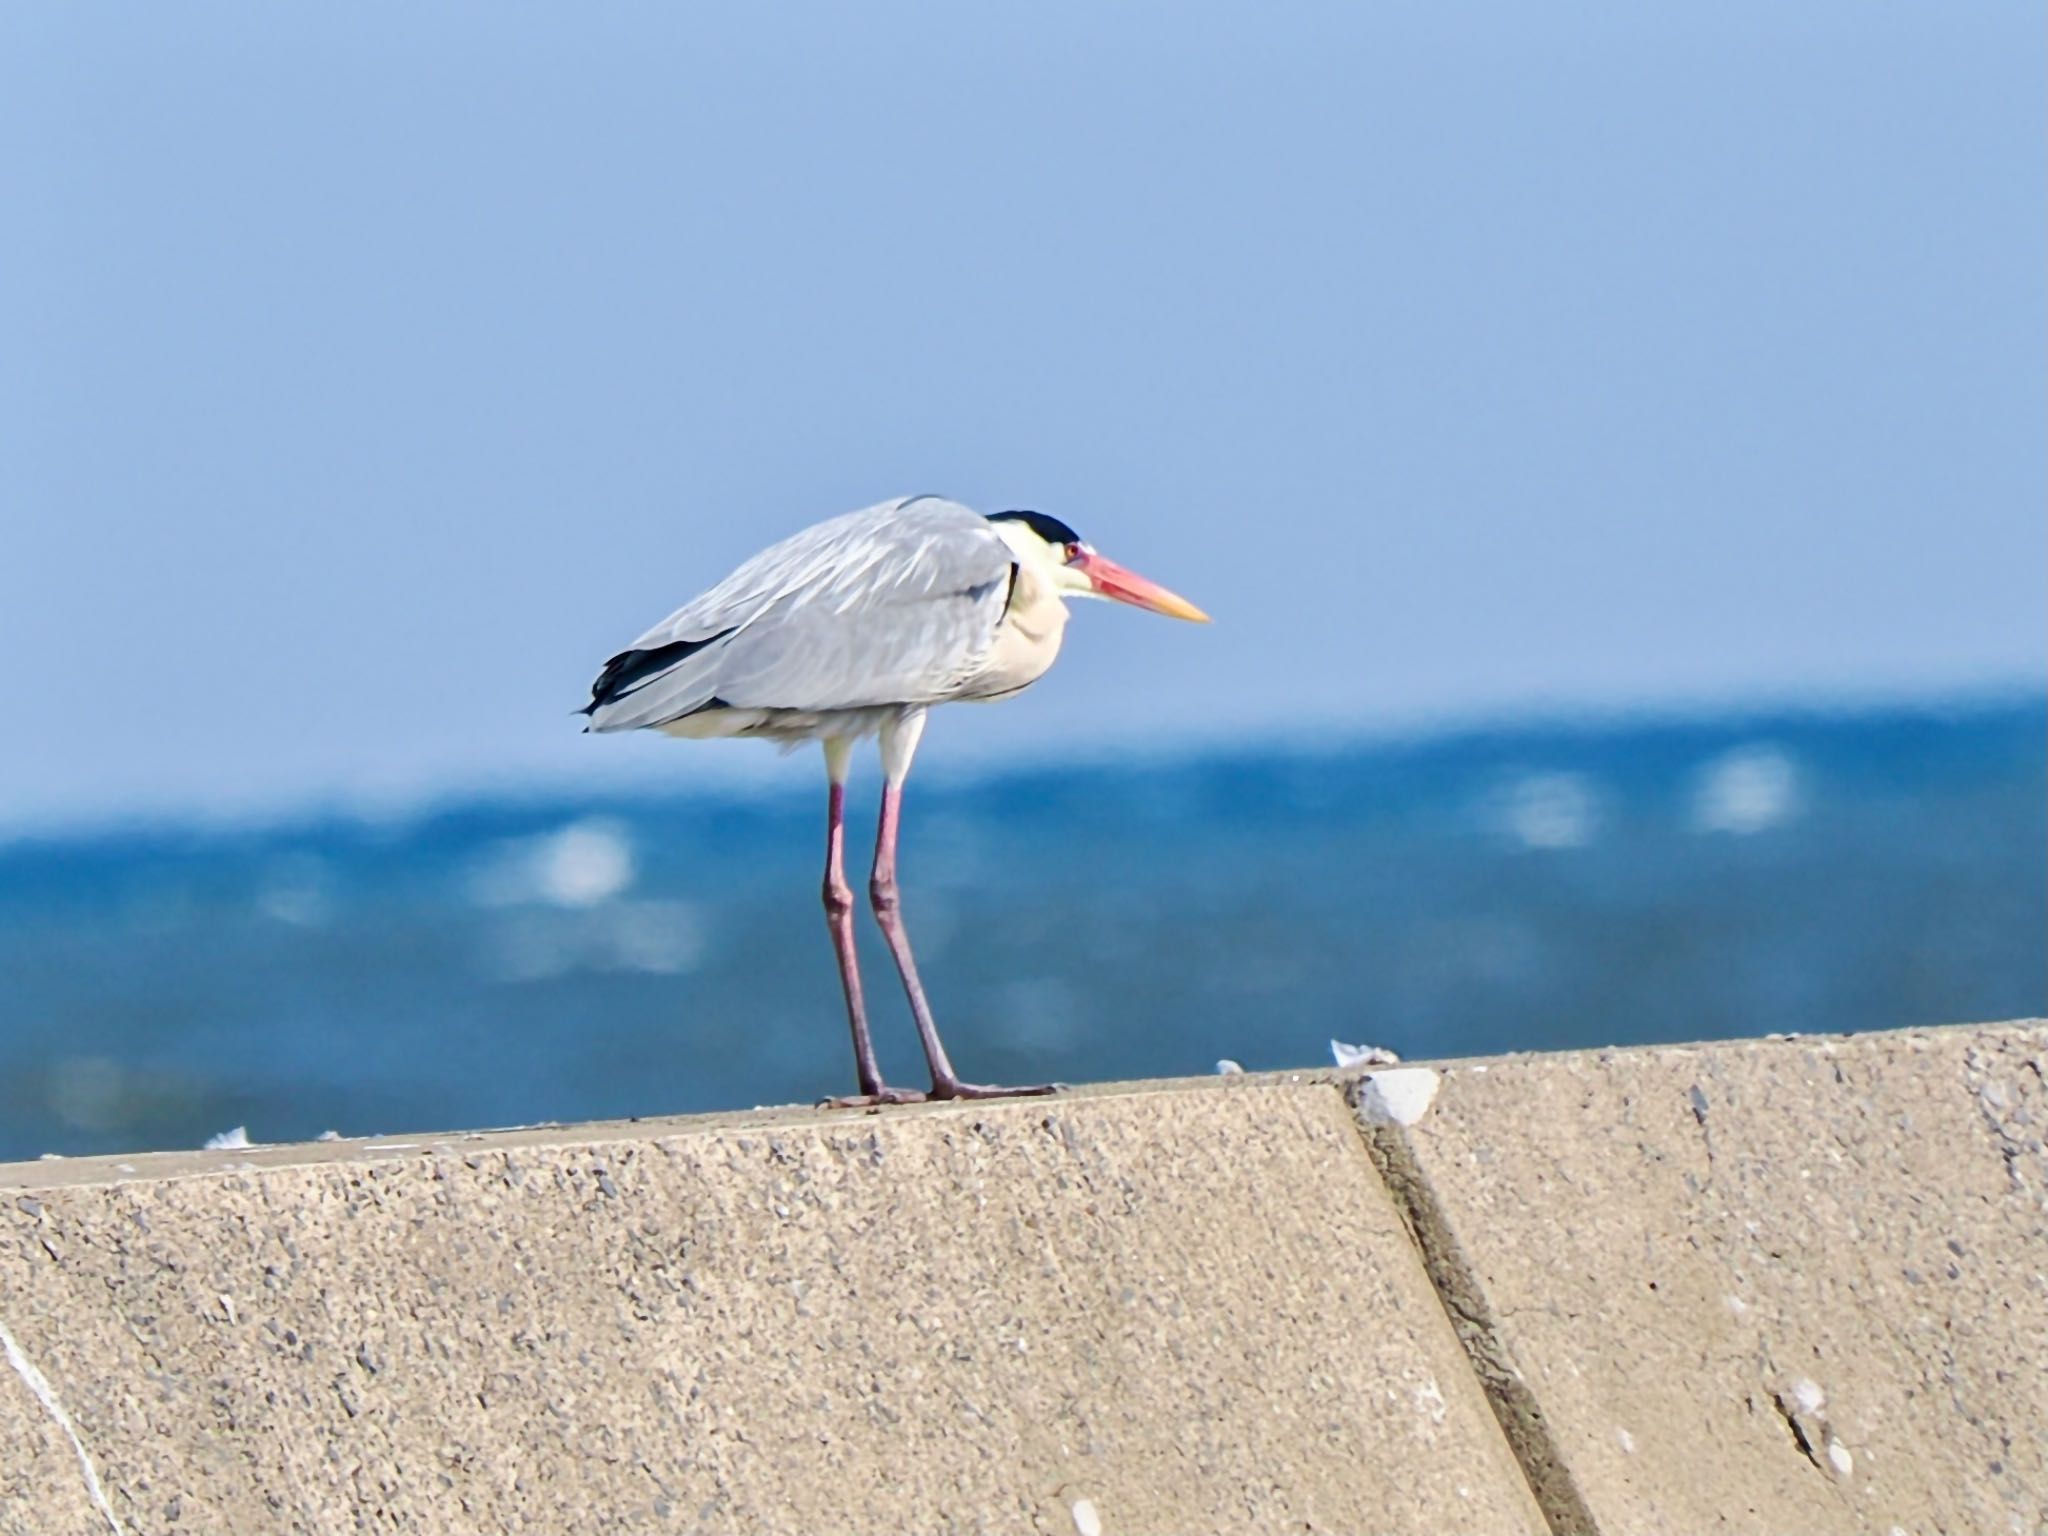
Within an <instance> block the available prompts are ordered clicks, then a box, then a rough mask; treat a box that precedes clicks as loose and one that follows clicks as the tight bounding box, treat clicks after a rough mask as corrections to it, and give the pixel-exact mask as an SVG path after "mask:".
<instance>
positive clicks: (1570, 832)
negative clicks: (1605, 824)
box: [1498, 773, 1600, 848]
mask: <svg viewBox="0 0 2048 1536" xmlns="http://www.w3.org/2000/svg"><path fill="white" fill-rule="evenodd" d="M1498 819H1499V823H1500V825H1501V827H1502V828H1503V829H1504V830H1505V831H1506V832H1507V834H1508V835H1509V836H1510V837H1512V838H1514V839H1515V840H1516V841H1517V842H1519V843H1520V844H1521V845H1522V846H1523V847H1524V848H1583V847H1585V846H1586V844H1588V843H1590V842H1592V841H1593V839H1594V838H1595V837H1597V836H1598V835H1599V830H1600V797H1599V795H1598V793H1597V792H1596V791H1595V790H1594V788H1593V785H1592V783H1591V781H1590V780H1588V779H1587V778H1586V776H1585V775H1584V774H1581V773H1532V774H1530V775H1529V776H1528V777H1527V778H1524V779H1521V780H1519V781H1517V782H1516V783H1514V784H1512V785H1510V786H1508V789H1507V792H1506V794H1504V795H1503V796H1502V797H1501V800H1500V805H1499V815H1498Z"/></svg>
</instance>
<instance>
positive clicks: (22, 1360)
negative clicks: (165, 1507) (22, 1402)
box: [0, 1321, 127, 1536]
mask: <svg viewBox="0 0 2048 1536" xmlns="http://www.w3.org/2000/svg"><path fill="white" fill-rule="evenodd" d="M0 1351H4V1352H5V1353H6V1356H7V1363H8V1364H9V1365H11V1366H13V1367H14V1373H15V1374H16V1375H17V1376H19V1377H20V1378H21V1379H22V1381H23V1382H24V1383H26V1384H27V1386H28V1389H29V1391H31V1392H33V1393H34V1394H35V1398H36V1401H37V1402H39V1403H41V1404H42V1405H43V1411H44V1412H45V1413H47V1414H48V1415H49V1416H50V1417H51V1419H53V1420H54V1421H55V1422H56V1425H57V1427H58V1428H59V1429H61V1430H63V1431H64V1434H65V1437H66V1438H67V1439H69V1440H70V1442H71V1449H72V1450H74V1451H76V1452H77V1453H78V1470H79V1471H80V1472H83V1473H84V1474H85V1491H86V1492H87V1493H89V1494H90V1495H92V1501H93V1503H94V1504H95V1505H97V1506H98V1508H99V1512H100V1513H101V1514H102V1515H104V1516H106V1519H107V1525H108V1527H109V1528H110V1529H111V1530H112V1531H113V1533H114V1536H127V1533H126V1532H125V1531H124V1530H122V1528H121V1520H120V1517H119V1516H118V1515H116V1514H115V1513H114V1506H113V1505H112V1504H110V1503H108V1502H107V1490H106V1489H105V1488H103V1487H102V1486H100V1475H99V1472H98V1471H97V1469H95V1468H94V1466H93V1464H92V1457H91V1456H90V1455H89V1454H88V1453H87V1452H86V1449H85V1442H84V1441H83V1440H81V1439H79V1437H78V1427H77V1426H76V1425H75V1424H73V1423H72V1422H71V1415H70V1414H68V1413H66V1412H65V1411H64V1405H63V1404H62V1403H60V1402H58V1401H57V1392H56V1389H55V1388H53V1387H52V1386H51V1385H50V1378H49V1377H47V1376H45V1375H44V1374H43V1373H42V1372H41V1371H39V1370H37V1369H36V1363H35V1362H34V1361H33V1360H31V1359H29V1357H28V1356H27V1355H26V1354H24V1353H22V1348H21V1346H20V1345H19V1344H18V1343H16V1342H15V1339H14V1335H13V1334H12V1333H10V1332H9V1331H8V1328H7V1324H6V1323H5V1322H4V1321H0Z"/></svg>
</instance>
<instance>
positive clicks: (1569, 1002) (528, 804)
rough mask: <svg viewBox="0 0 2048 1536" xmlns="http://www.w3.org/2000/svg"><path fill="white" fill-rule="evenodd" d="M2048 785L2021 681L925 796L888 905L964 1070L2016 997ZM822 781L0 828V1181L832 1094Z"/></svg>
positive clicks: (1095, 765)
mask: <svg viewBox="0 0 2048 1536" xmlns="http://www.w3.org/2000/svg"><path fill="white" fill-rule="evenodd" d="M686 750H687V751H688V752H696V751H703V750H712V751H720V750H722V751H749V750H755V751H759V750H761V749H758V748H745V747H737V748H735V747H728V748H711V749H703V748H692V749H682V748H678V749H677V751H678V753H679V757H678V769H679V771H678V779H679V781H681V780H684V779H686V777H687V775H686V774H685V773H683V772H682V764H683V762H684V757H683V756H682V755H680V754H684V753H685V752H686ZM872 778H873V775H872V771H870V774H869V781H868V785H867V794H866V796H864V797H863V796H859V795H857V797H856V803H855V811H854V814H855V815H856V816H858V817H861V818H867V817H870V816H871V814H872V792H873V785H872ZM2044 785H2048V705H2044V703H2043V702H2042V701H2040V700H2038V699H2021V700H2010V699H2009V700H2006V701H2004V702H1981V701H1980V702H1975V703H1968V704H1958V705H1956V706H1955V707H1953V708H1948V709H1936V708H1927V707H1916V708H1887V709H1873V710H1865V711H1837V712H1830V713H1824V714H1803V713H1798V712H1783V713H1772V714H1743V715H1717V716H1698V717H1693V718H1684V719H1667V720H1661V721H1644V720H1642V719H1634V720H1628V719H1619V720H1608V721H1591V722H1582V723H1565V724H1552V725H1540V724H1529V725H1518V726H1513V727H1502V728H1499V729H1495V730H1486V731H1466V732H1462V733H1456V734H1447V735H1438V736H1430V737H1425V738H1421V739H1416V740H1409V741H1399V742H1388V741H1360V742H1353V743H1351V744H1335V745H1326V746H1322V747H1318V748H1316V749H1314V750H1304V749H1285V750H1262V751H1250V750H1245V751H1215V752H1211V753H1208V754H1197V755H1193V756H1188V757H1159V758H1153V759H1143V760H1137V759H1122V760H1110V759H1100V758H1098V759H1094V760H1089V761H1086V762H1083V763H1082V764H1080V765H1078V766H1075V765H1066V766H1054V765H1050V764H1048V765H1046V766H1042V767H1033V768H1028V769H1022V770H1011V771H1005V772H1000V773H993V774H992V773H988V772H985V771H983V772H976V773H973V774H964V773H958V772H956V773H952V774H948V773H946V772H944V771H941V772H939V773H936V774H933V775H930V776H921V777H916V778H913V780H912V784H911V791H910V797H909V800H908V802H907V804H908V819H907V822H906V828H905V833H904V860H905V863H904V878H905V883H906V898H905V899H906V910H907V912H908V915H909V919H910V923H911V931H912V935H913V938H914V940H915V941H916V943H917V946H918V952H919V955H920V957H921V959H922V961H923V964H924V968H925V974H926V979H927V983H928V985H929V987H930V989H931V991H932V993H933V996H934V999H935V1003H936V1006H937V1008H938V1011H939V1015H940V1022H941V1025H942V1027H943V1028H944V1030H945V1031H946V1034H947V1039H948V1042H949V1044H950V1046H951V1048H952V1051H953V1055H954V1058H955V1060H956V1062H958V1063H959V1064H960V1066H961V1068H962V1070H963V1071H964V1072H965V1073H966V1074H967V1075H969V1076H978V1077H982V1078H986V1079H1012V1080H1024V1079H1041V1078H1045V1077H1054V1078H1059V1079H1065V1080H1073V1081H1084V1080H1090V1079H1101V1078H1117V1077H1131V1076H1143V1075H1153V1074H1171V1073H1200V1072H1207V1071H1211V1070H1213V1069H1214V1067H1215V1064H1216V1062H1217V1061H1218V1059H1219V1058H1230V1059H1234V1060H1236V1061H1238V1062H1240V1063H1242V1064H1243V1065H1244V1066H1245V1067H1247V1068H1250V1069H1258V1068H1268V1067H1290V1066H1306V1065H1313V1064H1317V1063H1323V1062H1327V1061H1328V1060H1329V1059H1330V1047H1329V1043H1328V1042H1329V1041H1330V1040H1331V1039H1332V1038H1333V1037H1335V1038H1338V1039H1341V1040H1344V1041H1347V1042H1360V1041H1365V1042H1371V1043H1374V1044H1378V1045H1383V1046H1388V1047H1391V1048H1393V1049H1395V1050H1397V1051H1399V1052H1401V1053H1402V1054H1403V1055H1405V1056H1433V1055H1447V1054H1459V1053H1471V1052H1490V1051H1504V1050H1516V1049H1526V1048H1535V1047H1560V1046H1593V1045H1604V1044H1609V1043H1619V1042H1638V1041H1659V1040H1682V1039H1691V1038H1704V1037H1710V1036H1728V1035H1746V1034H1762V1033H1767V1032H1771V1031H1794V1030H1802V1031H1831V1030H1856V1029H1875V1028H1882V1027H1887V1026H1893V1025H1908V1024H1930V1023H1941V1022H1957V1021H1964V1020H1970V1019H1989V1018H2003V1017H2012V1016H2018V1015H2027V1014H2040V1013H2043V1012H2048V946H2044V942H2043V938H2044V933H2048V798H2044V793H2043V790H2044ZM822 799H823V796H822V792H821V791H820V790H817V789H816V788H815V787H812V788H804V789H797V788H794V787H792V786H791V785H790V783H789V781H788V779H787V778H775V779H773V780H772V787H770V788H768V789H765V790H763V791H761V792H760V793H751V794H750V793H745V792H742V791H738V790H734V789H732V788H730V787H726V788H721V789H719V790H717V791H715V792H711V793H706V792H703V791H701V790H697V791H678V792H676V793H673V794H663V795H654V794H647V793H609V792H608V793H606V794H604V795H601V796H593V797H585V798H575V797H553V798H505V797H497V798H487V799H477V800H469V801H464V800H442V801H439V802H436V803H434V804H433V805H432V806H430V807H428V808H424V809H415V810H412V811H408V812H404V813H392V814H385V815H378V816H374V817H366V816H363V815H342V814H336V815H329V816H323V817H317V818H302V819H296V820H284V821H278V822H271V823H267V824H263V825H260V826H251V825H242V826H233V825H222V824H220V823H184V824H178V823H162V824H133V825H128V826H124V827H122V828H121V829H119V830H102V831H97V832H91V833H73V834H68V835H62V836H56V835H47V834H45V835H19V836H17V837H16V838H15V839H14V840H12V841H9V842H6V843H0V975H4V976H5V978H6V991H5V998H4V1005H0V1006H4V1010H5V1017H4V1020H0V1039H4V1040H5V1042H6V1053H7V1064H6V1071H5V1072H4V1074H0V1158H24V1157H34V1156H37V1155H38V1154H41V1153H45V1152H58V1153H70V1154H76V1153H85V1152H93V1151H112V1150H127V1149H137V1148H149V1147H178V1146H187V1147H189V1146H196V1145H198V1144H199V1143H200V1142H201V1141H202V1140H204V1139H205V1138H206V1137H207V1136H208V1135H209V1134H212V1133H215V1132H219V1131H222V1130H224V1129H226V1128H228V1127H231V1126H235V1125H242V1124H246V1125H247V1127H248V1129H249V1133H250V1135H251V1136H252V1137H254V1138H256V1139H257V1140H286V1139H292V1138H301V1137H310V1136H314V1135H317V1134H318V1133H320V1132H322V1131H326V1130H330V1129H333V1130H338V1131H340V1132H342V1133H344V1134H350V1135H355V1134H369V1133H382V1132H397V1131H403V1130H407V1129H415V1130H416V1129H423V1128H454V1127H474V1126H487V1125H505V1124H518V1123H526V1122H531V1121H535V1120H538V1119H542V1118H560V1119H576V1118H585V1117H608V1116H629V1115H645V1114H656V1113H666V1112H673V1111H684V1110H697V1109H709V1108H714V1107H722V1106H735V1105H752V1104H763V1103H780V1102H788V1101H793V1100H794V1101H801V1100H809V1099H814V1098H816V1097H819V1096H821V1095H825V1094H830V1093H836V1092H845V1091H849V1090H850V1089H851V1087H852V1071H851V1062H850V1053H849V1050H848V1047H847V1041H846V1031H845V1025H844V1021H843V1015H842V1013H841V1009H840V1003H839V998H838V994H837V985H836V979H835V975H834V971H833V965H832V958H831V952H830V949H829V947H828V945H827V943H826V938H825V931H824V925H823V922H822V919H821V916H820V912H819V906H818V899H817V884H818V878H819V861H820V854H821V820H822ZM856 837H857V840H864V837H865V827H863V828H862V829H861V831H860V832H859V833H857V834H856ZM861 862H862V866H863V868H864V864H865V859H864V858H863V859H862V861H861ZM862 942H863V945H864V946H865V949H864V963H865V967H866V973H867V977H868V983H869V993H870V997H871V998H872V999H873V1006H874V1009H875V1012H876V1014H877V1019H878V1027H879V1032H880V1038H881V1043H882V1050H883V1055H884V1062H885V1066H886V1067H887V1068H888V1069H889V1071H890V1073H891V1075H892V1077H894V1078H895V1079H897V1080H899V1081H902V1082H904V1083H921V1082H922V1081H923V1077H922V1075H921V1064H920V1060H919V1057H918V1055H917V1052H916V1046H915V1042H914V1038H913V1036H912V1035H911V1032H910V1029H909V1026H908V1023H907V1021H906V1019H905V1017H904V1014H903V1009H902V1003H901V997H900V993H899V992H898V991H897V988H896V985H895V981H894V976H893V973H892V972H891V970H890V969H889V965H888V960H887V957H886V955H885V954H884V953H883V952H882V951H881V949H880V946H879V944H878V943H876V942H874V935H873V932H872V925H871V924H869V923H867V921H866V917H865V914H863V939H862Z"/></svg>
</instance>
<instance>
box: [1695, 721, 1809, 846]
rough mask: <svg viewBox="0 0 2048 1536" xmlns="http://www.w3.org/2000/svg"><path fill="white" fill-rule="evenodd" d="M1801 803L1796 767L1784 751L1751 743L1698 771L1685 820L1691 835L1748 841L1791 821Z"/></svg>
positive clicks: (1762, 744)
mask: <svg viewBox="0 0 2048 1536" xmlns="http://www.w3.org/2000/svg"><path fill="white" fill-rule="evenodd" d="M1803 798H1804V797H1803V792H1802V787H1801V784H1800V774H1799V765H1798V764H1797V763H1795V762H1794V761H1793V760H1792V758H1791V756H1790V755H1789V754H1787V753H1786V752H1784V751H1783V750H1782V749H1780V748H1778V747H1774V746H1770V745H1768V744H1764V743H1755V744H1752V745H1749V746H1743V747H1737V748H1735V749H1734V750H1733V751H1731V752H1724V753H1723V754H1722V755H1721V756H1719V757H1717V758H1715V759H1713V760H1712V761H1711V762H1709V763H1707V764H1706V765H1705V766H1704V767H1702V768H1701V769H1700V771H1699V773H1698V775H1697V777H1696V778H1695V780H1694V783H1693V795H1692V807H1691V812H1690V815H1689V817H1688V819H1689V821H1690V824H1691V826H1692V829H1693V830H1694V831H1695V832H1727V833H1731V834H1733V835H1735V836H1737V837H1748V836H1750V835H1752V834H1754V833H1757V832H1767V831H1769V830H1770V829H1771V828H1772V827H1775V826H1780V825H1782V824H1783V823H1785V822H1788V821H1791V820H1793V819H1794V818H1795V817H1797V816H1798V815H1799V813H1800V811H1801V810H1802V808H1803V807H1802V804H1801V802H1802V800H1803Z"/></svg>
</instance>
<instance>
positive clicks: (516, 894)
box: [469, 817, 635, 907]
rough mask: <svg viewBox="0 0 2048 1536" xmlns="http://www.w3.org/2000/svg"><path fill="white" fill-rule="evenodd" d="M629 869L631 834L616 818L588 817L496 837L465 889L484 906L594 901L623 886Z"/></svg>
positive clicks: (588, 904) (629, 878)
mask: <svg viewBox="0 0 2048 1536" xmlns="http://www.w3.org/2000/svg"><path fill="white" fill-rule="evenodd" d="M634 873H635V871H634V867H633V842H632V837H631V834H629V833H628V832H627V830H626V829H625V827H624V826H622V825H621V824H619V823H618V822H616V821H611V820H608V819H605V818H602V817H588V818H586V819H584V820H582V821H574V822H571V823H570V824H569V825H568V826H566V827H563V828H561V829H560V830H559V831H556V832H549V833H544V834H543V835H541V836H539V837H523V838H515V839H513V840H511V841H509V842H505V843H500V844H499V845H498V846H497V847H496V848H495V849H493V850H492V852H491V853H490V854H489V855H488V856H487V857H486V858H485V859H484V860H483V862H482V863H481V864H480V865H478V867H477V868H476V870H475V871H474V872H473V873H472V875H471V876H470V881H469V894H470V899H471V900H473V901H474V902H476V904H477V905H478V906H483V907H512V906H522V905H526V904H528V903H536V902H545V903H547V904H548V905H550V906H557V907H594V906H597V905H598V904H599V903H601V902H607V901H610V900H612V899H613V898H615V897H617V896H619V895H620V894H622V893H623V892H624V891H626V890H627V889H628V888H629V887H630V886H631V885H632V884H633V879H634Z"/></svg>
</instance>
